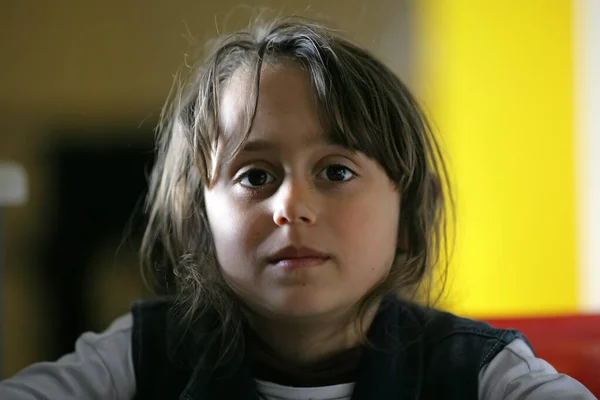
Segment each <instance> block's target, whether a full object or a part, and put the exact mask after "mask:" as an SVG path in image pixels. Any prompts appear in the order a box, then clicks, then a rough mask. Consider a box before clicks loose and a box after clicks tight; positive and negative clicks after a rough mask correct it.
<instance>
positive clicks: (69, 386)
mask: <svg viewBox="0 0 600 400" xmlns="http://www.w3.org/2000/svg"><path fill="white" fill-rule="evenodd" d="M131 329H132V317H131V315H126V316H124V317H121V318H119V319H117V320H116V321H115V322H114V323H113V324H112V325H111V326H110V327H109V328H108V329H107V330H106V331H105V332H103V333H101V334H94V333H85V334H83V335H81V337H79V339H77V342H76V343H75V351H74V352H73V353H70V354H67V355H65V356H63V357H62V358H60V359H59V360H58V361H56V362H42V363H37V364H33V365H31V366H29V367H27V368H25V369H24V370H22V371H21V372H19V373H18V374H16V375H15V376H13V377H11V378H9V379H6V380H4V381H2V382H0V399H2V400H38V399H49V400H54V399H56V400H58V399H61V400H68V399H115V400H130V399H131V398H133V396H134V394H135V374H134V370H133V362H132V356H131Z"/></svg>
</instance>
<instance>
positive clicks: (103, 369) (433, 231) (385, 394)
mask: <svg viewBox="0 0 600 400" xmlns="http://www.w3.org/2000/svg"><path fill="white" fill-rule="evenodd" d="M190 69H191V74H190V78H189V79H187V80H177V83H178V86H177V90H176V91H175V93H174V95H173V96H172V98H171V99H170V100H169V102H168V105H167V106H166V107H165V109H164V114H163V119H162V121H163V122H162V124H161V125H160V135H159V138H158V154H157V162H156V164H155V167H154V170H153V172H152V175H151V179H150V190H149V196H148V203H147V204H148V216H149V222H148V226H147V230H146V233H145V237H144V242H143V246H142V255H143V260H144V263H145V265H147V266H148V267H149V270H151V271H152V277H153V281H154V283H155V284H157V286H158V287H160V288H163V289H164V290H165V291H166V292H165V293H167V294H168V296H164V297H160V298H159V299H157V300H153V301H145V302H139V303H137V304H135V305H134V306H133V308H132V312H131V313H130V314H129V315H126V316H124V317H122V318H120V319H118V320H117V321H116V322H115V323H114V324H113V325H112V326H111V327H110V328H109V329H108V330H107V331H106V332H104V333H102V334H92V333H86V334H84V335H82V336H81V338H80V339H79V340H78V341H77V343H76V348H75V351H74V353H72V354H69V355H66V356H64V357H63V358H61V359H60V360H58V361H57V362H54V363H40V364H36V365H33V366H30V367H29V368H26V369H25V370H24V371H22V372H21V373H19V374H17V375H16V376H14V377H12V378H10V379H8V380H5V381H4V382H2V383H1V384H0V398H1V399H3V400H7V399H61V400H64V399H177V398H179V399H190V400H191V399H201V400H209V399H270V400H275V399H278V400H279V399H281V400H284V399H285V400H292V399H314V400H333V399H361V400H362V399H367V400H377V399H382V400H383V399H386V400H387V399H423V400H426V399H461V400H463V399H486V400H492V399H494V400H496V399H515V400H516V399H551V398H560V399H593V398H594V396H593V395H592V394H591V393H589V392H588V391H587V390H586V389H585V388H584V387H583V386H582V385H581V384H579V383H578V382H577V381H575V380H573V379H571V378H569V377H567V376H564V375H560V374H558V373H557V372H556V371H555V370H554V369H553V368H552V367H551V366H550V365H549V364H547V363H546V362H544V361H543V360H540V359H538V358H536V356H535V355H534V353H533V351H532V350H531V348H530V347H529V345H528V343H527V341H526V339H525V338H524V337H523V336H522V335H521V334H520V333H519V332H516V331H504V330H497V329H494V328H492V327H490V326H488V325H487V324H485V323H482V322H477V321H472V320H467V319H462V318H459V317H456V316H453V315H451V314H448V313H444V312H441V311H438V310H435V309H433V308H431V307H429V306H430V305H431V303H430V302H429V301H428V300H427V299H428V298H429V297H431V296H429V293H431V284H430V283H431V282H433V280H432V278H431V276H432V275H431V274H432V270H433V267H434V266H435V265H436V264H440V263H439V262H438V259H441V258H443V257H438V256H439V255H440V254H439V253H440V251H439V249H442V248H444V244H445V243H447V241H446V240H445V230H446V224H445V219H446V211H447V209H448V204H447V203H448V201H447V198H449V196H447V194H448V193H449V192H448V185H447V182H446V174H445V169H444V163H443V159H442V157H441V154H440V151H439V149H438V144H437V143H436V140H435V138H434V136H433V135H432V133H431V131H430V129H429V126H428V123H427V121H426V119H425V117H424V115H423V113H422V111H421V109H420V108H419V106H418V105H417V103H416V101H415V100H414V98H413V97H412V95H411V94H410V93H409V91H408V90H407V88H406V87H405V86H404V85H403V84H402V83H401V81H400V80H399V79H398V78H397V77H396V76H395V75H394V74H393V73H392V72H391V71H390V70H389V69H388V68H386V67H385V66H384V65H382V64H381V63H380V62H379V61H377V60H376V59H375V58H374V57H373V56H372V55H370V54H369V53H367V52H366V51H364V50H362V49H360V48H359V47H357V46H355V45H353V44H351V43H350V42H348V41H347V40H345V39H343V38H341V37H339V36H338V35H337V34H334V33H333V32H331V31H329V30H327V29H326V28H324V27H323V26H321V25H319V24H317V23H314V22H310V21H306V20H299V19H280V20H277V21H274V22H272V23H270V24H267V25H262V26H259V27H258V28H257V29H255V30H252V31H250V30H249V31H244V32H239V33H237V34H235V35H231V36H228V37H226V38H224V39H223V40H221V41H220V42H219V44H218V45H217V46H216V49H215V50H214V51H213V52H212V53H211V54H210V55H209V56H208V57H207V58H206V59H205V60H204V62H203V63H202V65H200V66H198V67H196V66H193V67H190ZM440 268H441V273H440V275H442V276H443V270H444V268H443V265H442V266H441V267H440ZM419 304H421V305H419Z"/></svg>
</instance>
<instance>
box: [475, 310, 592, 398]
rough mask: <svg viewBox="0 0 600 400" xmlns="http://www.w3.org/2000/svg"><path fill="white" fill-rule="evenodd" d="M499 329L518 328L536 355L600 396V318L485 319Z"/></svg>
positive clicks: (587, 316)
mask: <svg viewBox="0 0 600 400" xmlns="http://www.w3.org/2000/svg"><path fill="white" fill-rule="evenodd" d="M487 322H489V323H490V324H492V325H493V326H495V327H497V328H501V329H517V330H519V331H521V332H523V334H525V336H526V337H527V339H528V340H529V342H530V343H531V345H532V346H533V348H534V350H535V353H536V355H537V356H538V357H539V358H543V359H544V360H546V361H548V362H549V363H550V364H552V365H553V366H554V368H556V370H557V371H558V372H560V373H564V374H567V375H570V376H572V377H573V378H575V379H577V380H578V381H579V382H581V383H582V384H584V385H585V386H586V387H587V388H588V389H589V390H590V391H591V392H592V393H593V394H594V395H595V396H596V397H600V315H574V316H560V317H531V318H506V319H491V320H490V319H488V320H487Z"/></svg>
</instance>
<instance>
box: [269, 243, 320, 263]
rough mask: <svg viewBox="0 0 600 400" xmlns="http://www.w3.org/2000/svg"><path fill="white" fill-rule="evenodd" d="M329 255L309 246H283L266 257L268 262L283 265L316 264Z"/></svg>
mask: <svg viewBox="0 0 600 400" xmlns="http://www.w3.org/2000/svg"><path fill="white" fill-rule="evenodd" d="M329 258H330V256H329V255H327V254H325V253H323V252H320V251H318V250H315V249H311V248H309V247H294V246H288V247H285V248H283V249H281V250H279V251H277V252H276V253H274V254H272V255H271V256H269V257H268V258H267V262H268V263H269V264H277V265H281V266H284V267H295V266H308V265H317V264H321V263H323V262H325V261H327V260H328V259H329Z"/></svg>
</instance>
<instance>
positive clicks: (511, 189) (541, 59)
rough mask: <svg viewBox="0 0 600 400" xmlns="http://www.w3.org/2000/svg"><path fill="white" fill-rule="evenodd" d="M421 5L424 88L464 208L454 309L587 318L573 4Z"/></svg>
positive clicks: (463, 0) (460, 0) (461, 1)
mask: <svg viewBox="0 0 600 400" xmlns="http://www.w3.org/2000/svg"><path fill="white" fill-rule="evenodd" d="M418 4H419V8H418V9H417V10H416V11H417V12H416V16H417V21H418V22H417V34H416V37H417V40H418V42H417V46H416V47H417V49H418V51H419V54H418V67H417V68H416V77H417V81H418V87H419V89H418V92H419V94H420V95H421V97H422V98H423V100H424V103H425V105H426V107H427V108H428V111H429V113H430V114H431V115H432V117H433V118H434V123H435V124H436V126H437V130H438V131H439V132H440V135H441V137H442V138H443V140H444V142H445V145H446V148H447V151H448V154H449V156H450V169H451V171H452V174H453V181H454V182H453V183H454V188H455V191H456V196H457V202H458V208H457V216H458V226H457V235H458V236H457V241H456V252H455V256H454V259H453V262H452V265H451V271H453V272H452V275H451V280H450V286H449V289H450V296H449V298H448V299H449V304H448V306H449V307H450V308H451V309H453V310H455V311H457V312H461V313H466V314H468V315H474V316H499V315H527V314H532V313H536V314H538V313H542V314H546V313H551V314H552V313H563V312H571V311H575V310H576V309H577V306H578V304H577V262H576V261H577V260H576V245H575V244H576V238H575V209H574V208H575V205H574V173H575V172H574V154H573V153H574V139H573V136H574V134H573V131H574V128H573V110H572V102H573V88H572V80H573V78H572V75H573V74H572V69H573V65H572V63H573V62H572V60H573V56H572V52H573V48H572V47H573V46H572V32H571V31H572V22H571V20H572V10H571V2H570V1H558V0H557V1H541V0H537V1H517V0H505V1H502V2H476V1H468V0H452V1H442V0H440V1H434V0H428V1H423V2H419V3H418Z"/></svg>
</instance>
